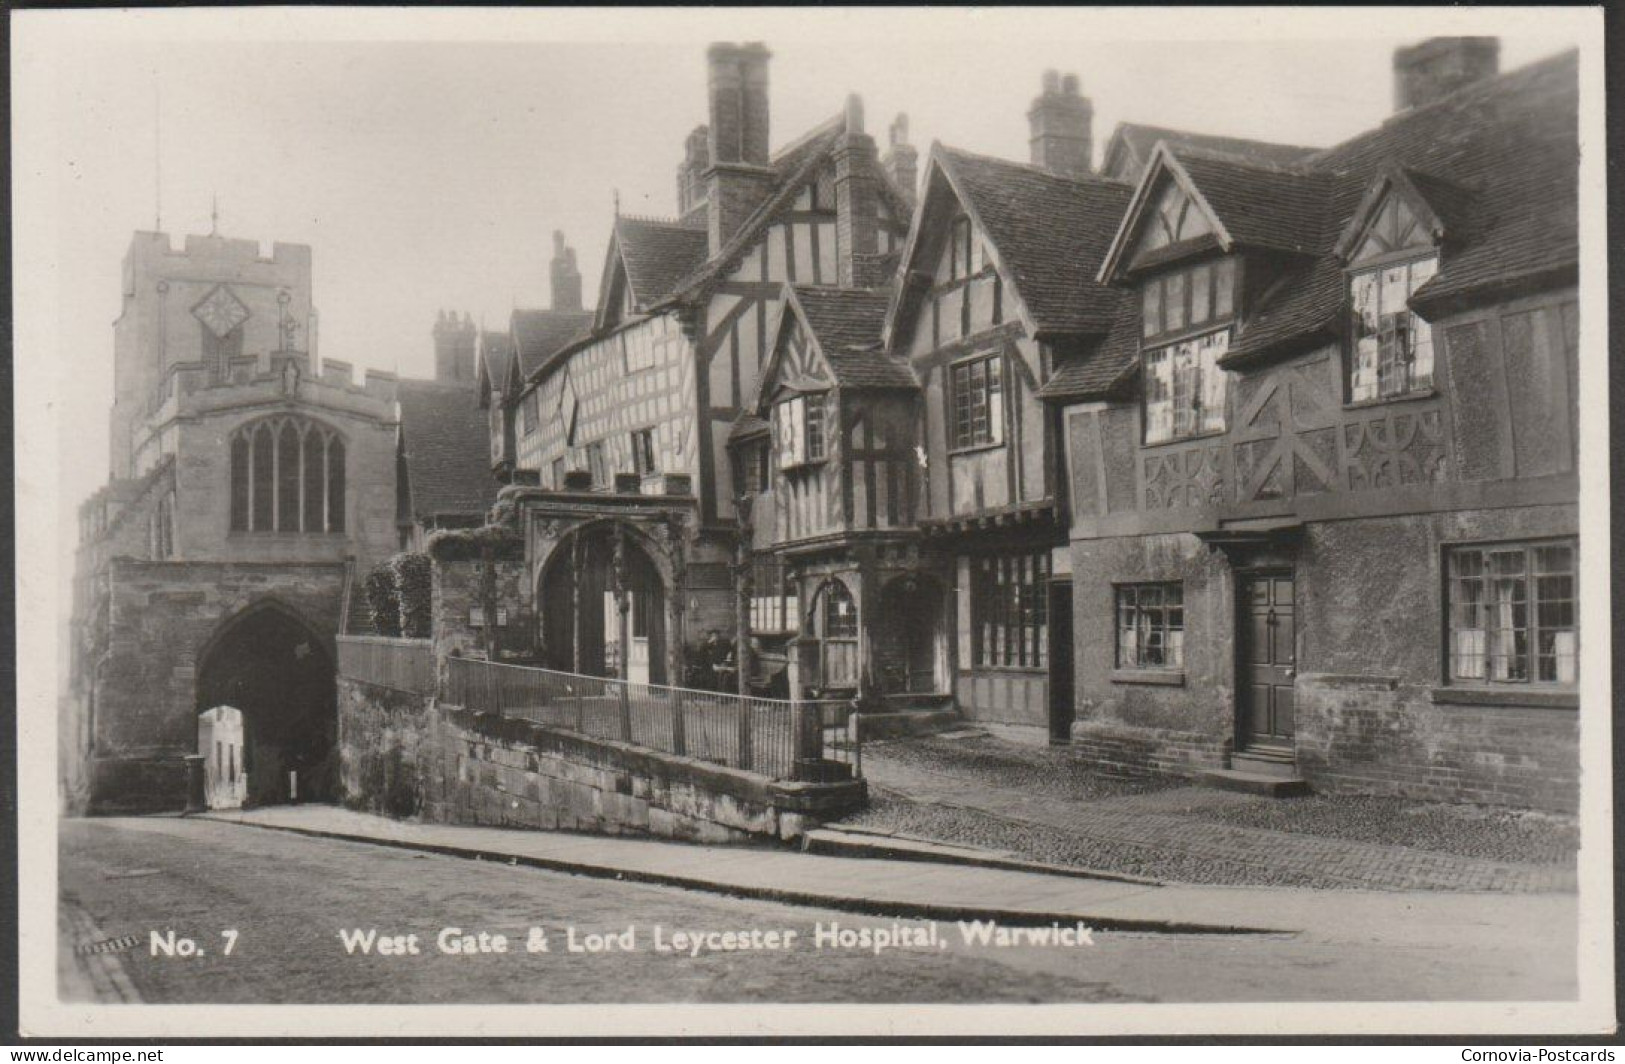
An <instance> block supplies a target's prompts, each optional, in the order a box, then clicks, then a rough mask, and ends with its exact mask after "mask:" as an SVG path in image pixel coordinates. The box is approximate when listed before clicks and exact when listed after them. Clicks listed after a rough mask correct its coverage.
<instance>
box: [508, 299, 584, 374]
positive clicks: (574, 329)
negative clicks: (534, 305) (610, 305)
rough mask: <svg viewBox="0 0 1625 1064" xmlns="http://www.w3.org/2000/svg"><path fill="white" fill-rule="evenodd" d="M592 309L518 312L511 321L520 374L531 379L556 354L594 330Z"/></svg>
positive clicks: (514, 313)
mask: <svg viewBox="0 0 1625 1064" xmlns="http://www.w3.org/2000/svg"><path fill="white" fill-rule="evenodd" d="M592 317H593V312H592V311H590V310H516V311H514V312H513V317H512V318H511V319H510V322H509V327H510V329H511V330H512V333H513V347H514V356H515V357H516V358H517V359H518V360H519V374H520V377H521V378H522V379H525V380H528V379H529V378H530V376H531V374H533V373H535V372H536V371H537V370H539V369H541V368H542V365H543V363H545V362H546V361H547V359H548V356H550V355H552V354H553V353H554V352H555V351H558V350H559V349H560V348H562V347H564V346H565V345H566V344H569V343H570V342H571V341H573V340H576V339H578V338H579V337H581V336H582V335H583V334H585V333H586V332H587V330H588V329H590V328H592Z"/></svg>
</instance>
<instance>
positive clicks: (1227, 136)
mask: <svg viewBox="0 0 1625 1064" xmlns="http://www.w3.org/2000/svg"><path fill="white" fill-rule="evenodd" d="M1123 129H1134V130H1143V131H1145V132H1148V133H1172V134H1174V135H1175V136H1178V137H1203V138H1207V139H1213V140H1234V141H1241V142H1243V143H1246V144H1258V145H1262V146H1264V147H1268V148H1286V149H1289V150H1292V151H1301V152H1303V153H1304V154H1305V155H1313V154H1315V153H1316V152H1320V151H1324V150H1325V149H1324V148H1317V147H1314V146H1312V145H1309V144H1288V143H1287V142H1286V141H1283V140H1264V139H1263V138H1261V137H1248V136H1243V135H1242V134H1239V133H1207V132H1204V131H1202V130H1198V129H1181V128H1179V127H1178V126H1159V125H1155V124H1153V123H1151V122H1127V121H1124V122H1118V123H1117V129H1116V130H1114V131H1113V132H1114V133H1115V132H1117V131H1118V130H1123ZM1159 139H1166V138H1159Z"/></svg>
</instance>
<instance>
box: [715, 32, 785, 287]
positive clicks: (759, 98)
mask: <svg viewBox="0 0 1625 1064" xmlns="http://www.w3.org/2000/svg"><path fill="white" fill-rule="evenodd" d="M706 57H707V61H708V63H709V67H710V69H709V73H708V77H707V91H708V94H709V97H710V123H709V124H708V125H707V127H706V130H707V141H708V144H707V148H708V151H707V156H708V158H707V162H706V176H705V199H706V201H707V203H708V213H707V219H706V220H707V223H708V225H707V228H708V230H709V235H710V250H711V254H713V255H715V254H717V253H718V252H720V251H721V250H722V248H723V245H725V244H726V243H727V242H728V240H729V239H730V238H731V237H732V236H733V235H734V233H736V232H738V231H739V227H740V226H741V225H742V224H744V221H745V219H747V218H749V217H750V215H751V213H752V212H753V211H755V210H756V208H757V207H758V206H760V205H761V202H762V200H763V199H765V198H766V197H767V195H768V193H769V192H770V191H771V189H772V172H771V171H770V170H769V169H768V162H769V151H768V138H769V123H768V78H767V63H768V60H769V59H770V58H771V53H770V52H768V50H767V47H766V46H765V45H763V44H762V43H761V42H760V41H751V42H748V43H746V44H728V43H717V44H713V45H711V47H710V48H709V49H707V51H706Z"/></svg>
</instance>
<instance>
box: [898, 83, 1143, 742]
mask: <svg viewBox="0 0 1625 1064" xmlns="http://www.w3.org/2000/svg"><path fill="white" fill-rule="evenodd" d="M1043 99H1044V98H1042V97H1041V98H1040V102H1042V101H1043ZM1035 107H1037V104H1035ZM1130 193H1131V189H1130V188H1129V186H1127V185H1125V184H1120V183H1116V182H1109V181H1104V180H1100V179H1098V178H1094V177H1090V176H1087V175H1078V174H1077V173H1075V172H1073V171H1068V172H1067V173H1065V174H1060V173H1053V172H1050V171H1049V170H1046V169H1044V168H1041V167H1038V166H1032V165H1022V164H1018V163H1013V162H1007V161H1004V160H999V159H991V158H988V157H985V156H980V155H974V154H971V153H968V152H962V151H958V150H955V149H951V148H944V147H942V146H940V145H938V146H934V147H933V148H932V151H931V155H930V157H929V159H928V161H927V167H926V177H925V187H924V191H923V193H922V199H921V203H920V207H919V210H918V212H917V214H916V218H915V225H914V229H913V231H912V232H911V233H910V237H909V242H908V244H907V245H906V247H905V249H904V252H903V263H902V266H901V269H900V274H899V276H900V278H901V282H902V283H901V284H900V286H899V287H898V289H897V290H896V291H895V293H894V295H893V300H892V305H891V308H890V312H889V315H888V323H887V343H888V345H889V349H890V350H892V351H894V352H898V353H900V354H904V355H906V357H907V359H908V362H909V364H910V366H911V367H912V369H913V371H914V373H915V375H916V376H917V377H918V378H919V380H920V384H921V394H922V409H923V411H924V424H923V431H922V433H921V452H920V458H921V459H922V460H923V461H924V464H925V466H926V469H927V471H928V473H927V482H928V491H927V496H926V499H925V500H924V503H925V505H924V507H923V513H922V515H921V516H922V524H923V530H924V532H925V533H926V540H925V543H926V544H927V545H928V546H929V547H930V548H931V549H932V553H933V555H934V556H935V557H937V558H938V559H940V560H939V563H938V564H939V567H940V568H941V569H942V570H943V571H942V573H941V578H942V579H943V581H944V583H945V584H946V586H948V587H949V588H951V589H952V590H953V592H954V594H953V600H954V606H953V611H954V616H953V620H952V623H953V625H954V627H956V628H957V639H956V642H955V645H954V647H953V648H952V649H953V651H954V653H953V655H952V656H953V659H954V670H953V678H952V681H951V690H952V693H953V695H954V699H955V702H956V704H957V705H958V707H959V709H960V711H961V712H964V713H966V714H967V715H969V716H971V717H973V718H975V719H979V720H988V721H998V722H1001V723H1011V724H1022V725H1029V726H1035V727H1036V726H1043V725H1044V723H1045V721H1046V718H1047V715H1048V701H1049V698H1050V680H1051V675H1050V672H1051V666H1052V663H1053V661H1054V658H1055V654H1054V652H1053V649H1052V647H1051V645H1050V641H1051V633H1052V629H1051V626H1050V623H1049V614H1050V612H1051V600H1052V598H1054V597H1055V596H1057V595H1060V596H1061V599H1059V600H1057V601H1064V591H1063V590H1061V589H1064V584H1063V583H1057V582H1055V581H1054V580H1053V578H1054V577H1055V576H1056V574H1057V573H1064V572H1065V567H1064V564H1063V565H1061V566H1057V565H1056V564H1055V559H1054V557H1053V555H1054V553H1055V551H1056V548H1057V547H1058V546H1059V545H1060V543H1061V542H1062V534H1063V526H1062V525H1061V524H1059V523H1058V522H1057V521H1056V520H1055V516H1054V508H1055V504H1056V501H1057V499H1058V497H1059V492H1058V489H1057V477H1056V466H1057V465H1059V456H1058V455H1057V454H1055V453H1054V448H1053V445H1052V440H1053V438H1054V431H1053V429H1052V426H1051V423H1050V420H1049V413H1048V410H1047V409H1046V407H1045V405H1044V403H1043V402H1042V400H1041V396H1040V392H1041V389H1042V388H1043V387H1044V385H1045V384H1046V382H1047V381H1048V379H1049V378H1050V376H1051V375H1052V374H1053V373H1054V372H1055V370H1056V367H1057V364H1058V361H1059V360H1062V359H1066V358H1072V357H1076V356H1077V354H1078V353H1079V352H1081V351H1084V350H1086V349H1087V348H1088V347H1089V345H1091V344H1093V343H1096V342H1098V340H1099V338H1100V337H1101V336H1103V335H1104V334H1105V333H1106V332H1107V331H1108V330H1109V328H1110V326H1111V323H1112V320H1113V316H1114V314H1115V312H1116V308H1117V305H1118V303H1120V302H1121V299H1122V297H1121V296H1120V295H1119V294H1118V293H1116V292H1114V291H1112V290H1111V289H1109V288H1107V287H1106V286H1104V285H1101V284H1099V283H1098V282H1097V281H1096V280H1095V279H1094V277H1093V271H1094V269H1095V268H1096V267H1097V266H1098V264H1099V262H1100V261H1101V257H1102V255H1103V254H1104V252H1105V249H1106V247H1107V245H1108V244H1109V243H1110V241H1111V238H1112V235H1113V233H1115V231H1116V226H1117V223H1118V220H1119V219H1120V217H1121V215H1122V213H1123V210H1124V208H1125V207H1126V206H1127V204H1128V201H1129V197H1130ZM1064 560H1065V559H1064V556H1063V562H1064Z"/></svg>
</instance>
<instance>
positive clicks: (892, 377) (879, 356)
mask: <svg viewBox="0 0 1625 1064" xmlns="http://www.w3.org/2000/svg"><path fill="white" fill-rule="evenodd" d="M788 287H789V289H790V303H791V305H792V306H793V307H794V308H795V312H796V313H797V314H798V316H799V317H800V319H801V321H802V323H803V324H804V325H805V326H806V328H807V332H808V333H809V334H810V335H811V336H812V338H813V341H814V342H815V343H816V344H817V345H818V351H819V353H820V354H822V355H823V356H824V361H825V362H826V363H828V365H829V368H830V370H831V371H832V372H833V373H834V374H835V380H836V383H838V384H840V385H841V386H842V387H844V388H917V387H919V382H918V381H916V380H915V379H914V373H913V371H912V370H910V369H909V368H908V364H907V363H906V362H905V361H903V360H902V359H900V358H892V357H891V356H889V355H886V354H884V353H883V352H882V349H881V343H880V334H881V328H882V327H883V326H884V325H885V323H886V306H887V304H888V303H889V302H890V299H891V293H890V291H889V290H888V289H883V288H873V289H870V288H827V287H822V286H818V285H790V286H788Z"/></svg>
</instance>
